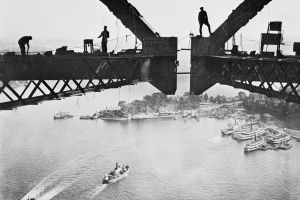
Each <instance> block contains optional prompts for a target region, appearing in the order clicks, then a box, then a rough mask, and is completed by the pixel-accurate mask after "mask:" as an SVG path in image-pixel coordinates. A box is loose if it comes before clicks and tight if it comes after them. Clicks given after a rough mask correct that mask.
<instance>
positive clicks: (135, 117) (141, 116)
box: [131, 113, 158, 120]
mask: <svg viewBox="0 0 300 200" xmlns="http://www.w3.org/2000/svg"><path fill="white" fill-rule="evenodd" d="M157 118H158V117H157V116H154V114H145V113H141V114H136V115H133V116H132V117H131V119H132V120H145V119H157Z"/></svg>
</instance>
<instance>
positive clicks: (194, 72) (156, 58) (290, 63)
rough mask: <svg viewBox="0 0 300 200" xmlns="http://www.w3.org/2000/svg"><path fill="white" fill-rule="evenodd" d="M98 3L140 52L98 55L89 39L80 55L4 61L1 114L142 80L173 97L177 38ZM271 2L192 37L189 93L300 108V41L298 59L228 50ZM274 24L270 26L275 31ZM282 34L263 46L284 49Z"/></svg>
mask: <svg viewBox="0 0 300 200" xmlns="http://www.w3.org/2000/svg"><path fill="white" fill-rule="evenodd" d="M99 1H100V2H102V3H103V4H104V5H106V6H107V8H108V9H109V10H110V11H111V12H112V13H113V14H114V15H115V16H116V17H117V18H119V19H120V21H121V22H122V23H123V25H124V26H125V27H127V28H128V29H129V30H130V31H131V32H132V33H133V34H134V35H135V36H136V37H137V38H138V39H139V40H140V41H141V42H142V49H141V50H138V49H137V48H135V49H130V50H127V51H125V52H119V53H117V54H115V53H110V54H106V53H101V52H97V51H94V49H93V41H91V40H90V39H86V40H84V41H85V45H88V46H87V47H86V48H85V51H84V52H83V53H75V52H72V51H66V48H62V49H59V50H57V51H56V54H55V55H52V52H50V53H49V52H48V53H47V54H44V55H31V56H18V55H13V54H6V55H0V110H3V109H11V108H14V107H17V106H22V105H30V104H37V103H39V102H41V101H45V100H54V99H61V98H63V97H68V96H72V95H78V94H84V93H86V92H91V91H92V92H100V91H102V90H104V89H110V88H118V87H121V86H125V85H131V84H135V83H138V82H143V81H146V82H149V83H151V84H152V85H153V86H155V87H156V88H157V89H159V90H160V91H161V92H163V93H164V94H174V93H175V91H176V87H177V63H178V62H177V38H176V37H161V36H160V35H159V34H158V33H157V32H155V31H154V29H153V28H151V27H150V26H149V25H148V24H147V22H146V21H145V19H144V17H143V16H142V15H141V13H140V12H139V11H138V10H137V9H136V8H135V7H134V6H133V5H132V4H130V3H129V2H128V1H127V0H99ZM271 1H272V0H244V1H243V2H242V3H241V4H240V5H239V6H238V7H237V8H236V9H235V10H233V12H232V13H231V14H230V15H229V17H228V18H227V19H226V20H225V22H224V23H223V24H221V25H220V27H219V28H217V29H216V31H215V32H213V33H212V35H211V36H210V37H208V38H202V37H199V36H196V37H191V70H190V93H191V94H194V95H199V94H202V93H203V92H204V91H206V90H207V89H209V88H210V87H212V86H213V85H215V84H216V83H220V84H225V85H229V86H233V87H235V88H242V89H245V90H249V91H251V92H255V93H261V94H265V95H267V96H269V97H275V98H279V99H284V100H286V101H290V102H296V103H300V96H299V89H300V66H299V64H300V57H299V55H300V53H299V52H300V45H299V43H295V45H294V49H295V51H296V55H297V56H290V57H287V56H283V55H282V54H281V53H280V52H279V51H278V52H277V56H276V57H275V56H270V55H271V54H270V52H261V54H260V55H239V54H238V52H237V49H235V51H232V52H231V54H226V51H225V43H226V42H227V41H228V40H229V39H230V38H231V37H232V36H233V35H234V34H235V33H236V32H237V31H238V30H239V29H241V28H242V27H243V26H245V25H246V24H247V23H248V22H249V21H250V20H251V19H252V18H253V17H255V16H256V15H257V13H258V12H260V11H261V10H262V9H263V8H264V6H266V5H267V4H268V3H270V2H271ZM276 24H277V25H278V24H279V23H273V25H272V27H273V28H274V27H275V29H277V28H278V27H279V26H277V25H276ZM272 27H271V29H272ZM280 29H281V24H280ZM279 34H280V35H279ZM279 34H277V35H274V34H269V33H268V34H264V35H263V36H264V37H263V38H265V41H263V42H262V44H263V45H266V44H267V45H268V44H277V45H280V43H281V39H282V36H281V32H280V33H279ZM269 36H270V38H272V37H273V39H274V38H275V40H276V42H274V41H272V39H270V38H269ZM271 36H272V37H271ZM263 45H262V50H261V51H263ZM88 47H89V48H90V50H89V48H88ZM278 47H280V46H278ZM277 49H278V50H280V48H277ZM88 50H89V51H88ZM266 55H268V56H266ZM14 81H23V84H25V86H24V88H22V90H20V89H18V88H16V87H14V85H13V84H12V82H14Z"/></svg>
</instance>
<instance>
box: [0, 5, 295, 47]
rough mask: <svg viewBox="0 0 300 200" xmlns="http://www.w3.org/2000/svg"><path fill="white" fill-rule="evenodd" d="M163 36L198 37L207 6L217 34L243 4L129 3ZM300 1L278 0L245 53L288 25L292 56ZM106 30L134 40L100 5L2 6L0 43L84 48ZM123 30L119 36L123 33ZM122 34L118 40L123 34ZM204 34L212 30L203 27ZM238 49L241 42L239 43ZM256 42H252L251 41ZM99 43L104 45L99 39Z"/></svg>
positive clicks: (249, 35)
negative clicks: (276, 24)
mask: <svg viewBox="0 0 300 200" xmlns="http://www.w3.org/2000/svg"><path fill="white" fill-rule="evenodd" d="M129 2H130V3H132V4H133V5H134V6H135V7H136V8H137V9H138V10H139V11H140V13H141V14H142V15H143V16H144V18H145V19H146V20H147V21H148V22H149V23H150V24H151V26H152V27H153V28H154V29H155V30H156V31H157V32H159V33H160V35H161V36H177V37H178V38H179V39H181V38H184V37H185V36H187V35H188V34H189V33H190V32H193V33H195V34H198V29H199V28H198V26H199V25H198V21H197V15H198V12H199V8H200V7H201V6H203V7H204V8H205V10H206V11H207V12H208V17H209V20H210V24H211V27H212V30H215V29H216V28H217V27H218V26H219V25H220V24H221V23H222V22H223V21H224V20H225V19H226V18H227V16H228V15H229V14H230V13H231V10H233V9H235V8H236V7H237V5H239V4H240V3H241V2H242V0H185V1H179V0H177V1H174V0H129ZM299 8H300V1H299V0H288V1H282V0H281V1H280V0H273V1H272V2H271V3H270V4H269V5H268V6H267V7H266V8H265V9H264V10H263V11H262V12H261V13H260V14H258V15H257V16H256V17H255V18H254V19H253V20H252V21H250V23H249V24H248V25H247V26H246V27H245V28H243V29H242V30H241V32H242V34H243V39H244V42H243V44H244V47H250V48H258V41H259V39H260V33H261V32H265V31H266V29H267V23H268V21H272V20H273V21H275V20H280V21H283V29H284V36H285V41H288V43H287V44H289V46H287V48H288V50H290V51H292V46H291V44H292V41H300V28H299V27H298V24H297V23H296V19H299V17H300V13H299V12H298V10H299ZM104 25H107V26H108V29H109V31H110V35H111V39H114V38H116V37H117V36H118V35H119V37H122V36H124V35H125V34H130V32H129V31H128V30H127V29H125V28H124V27H123V25H122V24H121V23H120V21H119V22H118V21H117V20H116V17H114V16H113V14H112V13H110V12H109V11H108V9H107V8H106V7H105V6H104V5H103V4H102V3H101V2H100V1H99V0H0V48H1V43H2V45H3V44H7V43H8V44H11V45H16V42H17V40H18V39H19V38H20V37H21V36H23V35H32V36H33V41H32V42H31V46H32V47H33V46H40V47H43V46H45V47H48V48H52V47H53V48H54V49H55V48H57V47H60V46H63V45H69V47H76V46H82V41H83V39H85V38H94V39H95V38H96V37H97V36H98V35H99V34H100V32H101V30H102V28H103V26H104ZM118 30H119V31H118ZM118 33H119V34H118ZM204 34H207V28H206V27H204ZM133 39H134V38H133V37H132V36H131V37H130V39H129V41H127V42H126V41H125V38H122V39H119V40H118V43H117V41H112V42H110V44H109V48H115V47H117V48H118V49H121V48H125V47H133V46H134V43H133ZM236 40H237V42H238V43H239V37H237V39H236ZM250 40H253V41H250ZM96 42H100V40H99V39H97V40H96ZM188 43H189V40H188V38H186V39H184V40H182V41H180V42H179V48H186V47H187V46H188Z"/></svg>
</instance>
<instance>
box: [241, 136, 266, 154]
mask: <svg viewBox="0 0 300 200" xmlns="http://www.w3.org/2000/svg"><path fill="white" fill-rule="evenodd" d="M266 144H267V142H266V140H265V139H262V140H258V141H254V142H251V143H250V144H246V146H245V148H244V151H245V152H250V151H255V150H258V149H259V148H260V147H262V146H264V145H266Z"/></svg>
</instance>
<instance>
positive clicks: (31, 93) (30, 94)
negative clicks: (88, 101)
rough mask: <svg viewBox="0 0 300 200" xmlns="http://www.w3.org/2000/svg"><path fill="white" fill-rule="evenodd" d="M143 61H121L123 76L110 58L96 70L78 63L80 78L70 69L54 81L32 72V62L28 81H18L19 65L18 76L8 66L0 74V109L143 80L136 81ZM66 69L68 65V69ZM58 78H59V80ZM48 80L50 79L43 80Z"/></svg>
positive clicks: (97, 90) (142, 59) (58, 75)
mask: <svg viewBox="0 0 300 200" xmlns="http://www.w3.org/2000/svg"><path fill="white" fill-rule="evenodd" d="M145 60H147V58H138V59H135V60H132V59H131V60H130V59H128V58H123V60H122V62H123V65H124V66H123V67H126V75H125V74H124V73H122V72H123V70H124V69H122V70H119V69H120V67H118V66H115V65H114V62H113V61H112V60H110V59H109V58H105V59H101V63H100V64H99V65H97V66H98V67H97V66H96V67H95V66H94V65H93V64H89V62H88V61H86V62H84V61H83V62H80V63H81V64H82V63H85V66H84V72H83V71H81V70H79V71H80V73H81V76H80V77H81V78H79V77H78V76H79V75H80V73H79V72H74V71H76V70H73V71H70V72H68V73H66V74H61V73H58V74H56V76H57V79H53V78H52V75H51V73H50V74H47V72H45V73H46V74H45V73H42V74H39V72H37V73H34V69H35V67H33V65H35V64H36V63H35V64H33V63H31V64H32V65H29V66H30V67H29V68H28V66H27V69H26V70H25V71H27V72H28V73H27V74H26V75H27V76H31V75H32V77H31V78H30V79H27V78H26V77H24V78H23V79H21V78H19V79H18V76H20V74H22V69H21V68H22V65H21V66H19V69H20V71H21V73H13V72H14V71H15V68H14V67H9V68H7V69H9V70H7V71H6V74H5V73H3V72H4V71H2V73H0V74H1V76H0V110H4V109H12V108H14V107H18V106H24V105H31V104H38V103H39V102H42V101H45V100H60V99H61V98H64V97H69V96H73V95H81V94H85V93H87V92H100V91H102V90H104V89H110V88H118V87H121V86H124V85H130V84H134V83H135V82H137V81H142V80H140V78H139V77H140V64H141V63H143V62H144V61H145ZM74 63H77V62H74ZM61 67H62V66H61ZM68 67H69V65H68V66H67V68H68ZM25 68H26V66H25ZM30 68H31V69H33V72H31V71H30V70H29V69H30ZM79 68H81V65H78V66H77V69H79ZM1 69H2V70H3V69H4V68H3V67H2V68H1ZM50 69H51V68H50ZM74 69H76V67H74ZM52 70H53V69H52ZM62 70H63V69H62ZM82 72H83V73H82ZM54 73H55V72H54ZM56 73H57V72H56ZM60 75H61V78H59V77H60ZM72 76H73V77H72ZM47 77H49V78H51V79H43V78H47ZM34 78H36V79H34ZM15 80H19V81H20V80H23V81H22V84H21V85H22V86H20V82H18V83H17V82H16V81H15ZM16 83H17V84H16Z"/></svg>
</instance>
